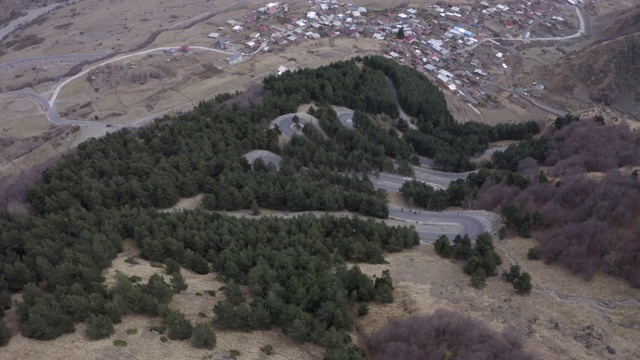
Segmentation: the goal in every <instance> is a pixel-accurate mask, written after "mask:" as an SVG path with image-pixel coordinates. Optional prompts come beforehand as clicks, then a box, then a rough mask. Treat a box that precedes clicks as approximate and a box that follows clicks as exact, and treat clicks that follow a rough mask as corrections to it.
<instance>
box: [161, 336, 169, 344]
mask: <svg viewBox="0 0 640 360" xmlns="http://www.w3.org/2000/svg"><path fill="white" fill-rule="evenodd" d="M160 341H162V342H163V343H165V342H167V341H169V339H167V337H166V336H164V335H163V336H160Z"/></svg>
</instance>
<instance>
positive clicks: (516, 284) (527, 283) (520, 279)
mask: <svg viewBox="0 0 640 360" xmlns="http://www.w3.org/2000/svg"><path fill="white" fill-rule="evenodd" d="M502 277H503V278H504V280H505V281H507V282H510V283H511V284H512V285H513V288H514V289H515V290H516V291H517V292H518V294H522V295H526V294H529V293H530V292H531V289H532V288H533V285H531V275H529V273H528V272H526V271H521V269H520V265H511V267H509V271H507V272H505V273H503V274H502Z"/></svg>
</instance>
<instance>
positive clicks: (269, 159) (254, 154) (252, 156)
mask: <svg viewBox="0 0 640 360" xmlns="http://www.w3.org/2000/svg"><path fill="white" fill-rule="evenodd" d="M243 156H244V158H245V159H247V162H249V164H250V165H251V166H253V163H254V161H256V159H258V158H261V159H262V161H264V163H265V164H266V165H269V164H273V165H274V166H275V167H276V169H279V168H280V161H282V157H281V156H280V155H278V154H274V153H272V152H271V151H268V150H251V151H249V152H248V153H246V154H244V155H243Z"/></svg>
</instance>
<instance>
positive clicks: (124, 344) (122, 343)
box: [113, 340, 128, 347]
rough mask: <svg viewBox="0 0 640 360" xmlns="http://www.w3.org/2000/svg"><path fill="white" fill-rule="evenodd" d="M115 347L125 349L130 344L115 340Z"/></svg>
mask: <svg viewBox="0 0 640 360" xmlns="http://www.w3.org/2000/svg"><path fill="white" fill-rule="evenodd" d="M113 345H114V346H118V347H125V346H127V345H128V344H127V342H126V341H124V340H115V341H114V342H113Z"/></svg>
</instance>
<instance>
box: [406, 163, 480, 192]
mask: <svg viewBox="0 0 640 360" xmlns="http://www.w3.org/2000/svg"><path fill="white" fill-rule="evenodd" d="M412 169H413V173H414V177H415V179H416V180H419V181H422V182H425V183H431V184H436V185H438V187H439V188H441V189H445V188H447V187H448V186H449V184H450V183H451V182H452V181H455V180H460V179H466V178H467V176H469V174H471V173H473V172H474V171H467V172H462V173H449V172H444V171H437V170H432V169H425V168H423V167H420V166H412Z"/></svg>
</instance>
